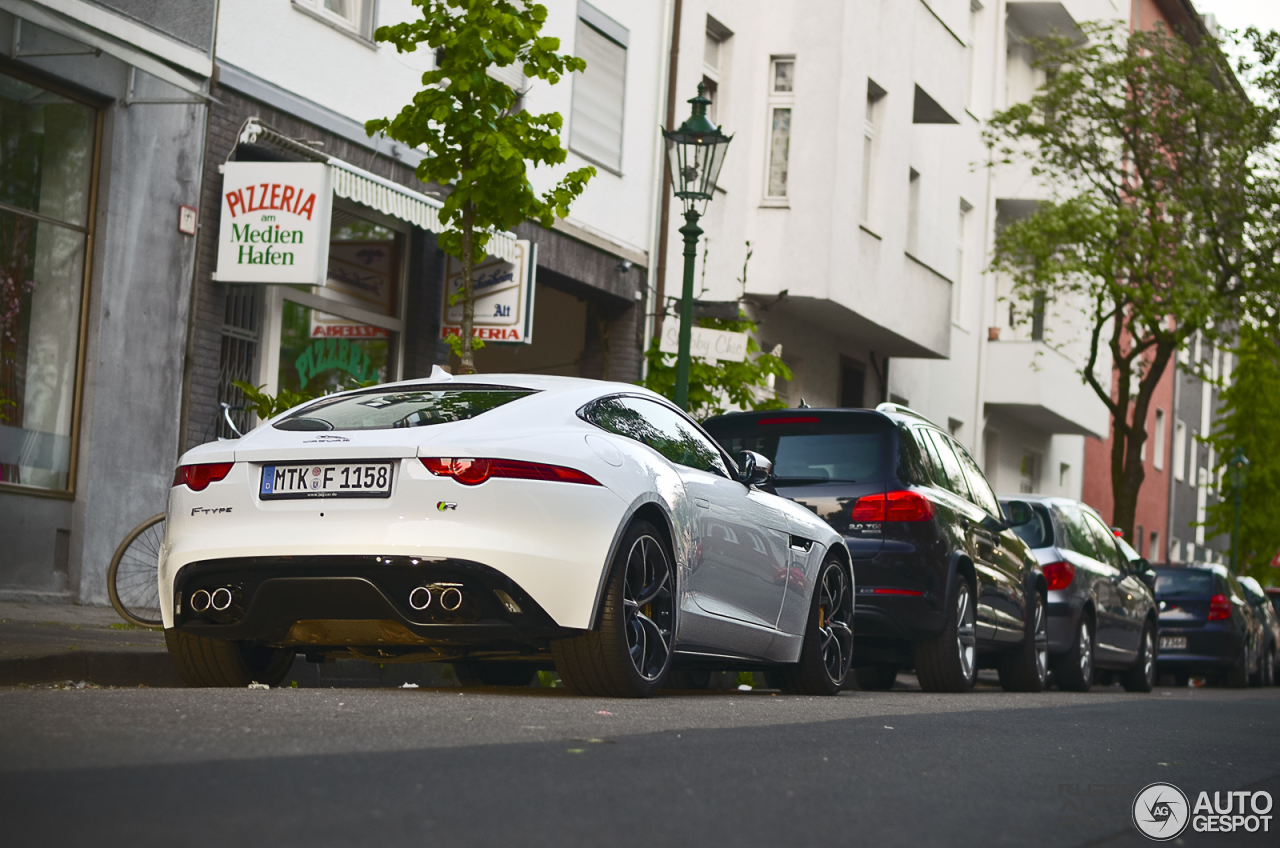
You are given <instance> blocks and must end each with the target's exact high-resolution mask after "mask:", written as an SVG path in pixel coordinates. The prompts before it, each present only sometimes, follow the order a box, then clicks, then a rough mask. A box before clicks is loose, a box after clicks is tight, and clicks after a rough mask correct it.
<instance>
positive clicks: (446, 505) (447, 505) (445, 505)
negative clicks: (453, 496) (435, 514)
mask: <svg viewBox="0 0 1280 848" xmlns="http://www.w3.org/2000/svg"><path fill="white" fill-rule="evenodd" d="M457 508H458V505H457V504H456V503H453V502H452V501H440V502H439V503H438V504H436V509H438V510H440V511H441V512H444V511H445V510H446V509H453V510H456V509H457Z"/></svg>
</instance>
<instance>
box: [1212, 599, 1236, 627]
mask: <svg viewBox="0 0 1280 848" xmlns="http://www.w3.org/2000/svg"><path fill="white" fill-rule="evenodd" d="M1230 617H1231V602H1230V601H1228V600H1227V596H1226V595H1214V596H1213V597H1212V598H1211V599H1210V600H1209V620H1210V621H1220V620H1221V619H1224V618H1230Z"/></svg>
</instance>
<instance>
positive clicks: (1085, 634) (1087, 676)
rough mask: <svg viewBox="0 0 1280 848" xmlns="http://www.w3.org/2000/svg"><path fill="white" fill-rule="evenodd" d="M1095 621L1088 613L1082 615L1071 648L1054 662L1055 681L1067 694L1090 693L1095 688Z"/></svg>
mask: <svg viewBox="0 0 1280 848" xmlns="http://www.w3.org/2000/svg"><path fill="white" fill-rule="evenodd" d="M1093 633H1094V630H1093V621H1092V620H1091V619H1090V617H1089V614H1088V613H1087V612H1081V614H1080V626H1079V627H1077V628H1076V639H1075V641H1074V642H1072V643H1071V648H1070V649H1069V650H1068V651H1067V652H1066V653H1065V654H1063V655H1062V656H1060V657H1058V658H1057V659H1056V660H1054V663H1053V680H1054V682H1055V683H1056V684H1057V685H1058V688H1059V689H1062V690H1064V691H1067V692H1088V691H1089V689H1090V687H1092V686H1093V659H1094V640H1093Z"/></svg>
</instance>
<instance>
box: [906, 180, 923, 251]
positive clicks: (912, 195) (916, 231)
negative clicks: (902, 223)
mask: <svg viewBox="0 0 1280 848" xmlns="http://www.w3.org/2000/svg"><path fill="white" fill-rule="evenodd" d="M919 250H920V172H919V171H917V170H916V169H915V168H908V169H907V253H910V254H911V255H912V256H915V255H916V254H917V253H919Z"/></svg>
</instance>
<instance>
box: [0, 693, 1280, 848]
mask: <svg viewBox="0 0 1280 848" xmlns="http://www.w3.org/2000/svg"><path fill="white" fill-rule="evenodd" d="M1156 781H1168V782H1171V783H1174V784H1175V785H1177V786H1179V787H1180V788H1182V789H1183V791H1185V792H1186V793H1187V794H1188V795H1189V796H1190V797H1191V798H1192V799H1194V798H1195V797H1196V794H1197V793H1198V792H1199V791H1200V790H1208V791H1209V792H1210V793H1212V792H1213V791H1214V790H1220V791H1226V790H1236V789H1242V788H1245V787H1253V788H1265V789H1268V790H1269V791H1270V792H1271V794H1272V796H1273V798H1276V799H1277V800H1280V688H1276V689H1269V690H1242V691H1233V690H1225V689H1200V690H1188V689H1180V690H1172V689H1159V690H1157V691H1156V692H1154V693H1152V694H1151V695H1130V694H1126V693H1124V692H1123V691H1121V690H1120V689H1118V688H1109V689H1106V690H1100V691H1099V690H1095V691H1094V692H1093V693H1089V694H1086V695H1079V694H1071V693H1062V692H1047V693H1044V694H1038V695H1016V694H1008V693H1004V692H1000V691H998V690H995V689H993V688H991V687H981V688H980V691H976V692H974V693H971V694H968V695H930V694H925V693H922V692H919V691H905V690H904V691H893V692H888V693H872V692H846V693H843V694H842V695H841V696H839V697H837V698H795V697H792V696H786V695H781V694H770V693H768V692H759V691H754V692H715V693H686V694H670V695H666V696H663V697H660V698H656V699H653V700H649V701H618V700H603V699H590V698H577V697H573V696H569V695H567V694H565V693H564V692H563V691H557V690H550V689H523V690H500V689H458V688H442V689H427V688H422V689H287V688H286V689H275V690H270V691H261V690H184V689H103V690H94V689H84V690H74V689H73V690H61V689H51V688H8V689H0V834H3V841H4V843H5V844H8V845H14V846H19V845H23V846H25V845H77V846H84V845H129V846H148V845H166V846H172V845H183V846H201V845H223V846H225V845H237V846H238V845H272V846H286V845H306V846H326V845H378V846H397V845H413V846H420V845H467V846H483V845H495V844H512V845H557V846H560V845H592V846H596V845H644V846H661V845H771V846H772V845H873V844H882V845H912V846H927V845H946V846H952V845H983V846H994V845H1019V846H1021V845H1031V844H1035V845H1037V846H1057V845H1062V846H1068V845H1086V844H1104V845H1108V846H1110V845H1144V844H1150V843H1148V842H1147V841H1146V840H1145V839H1144V838H1142V837H1141V836H1139V835H1138V834H1137V833H1136V831H1134V830H1133V829H1132V826H1131V825H1130V824H1129V810H1130V804H1131V802H1132V799H1133V797H1134V795H1135V794H1136V792H1137V790H1138V789H1140V788H1141V787H1143V786H1145V785H1147V784H1149V783H1152V782H1156ZM1276 812H1277V813H1280V808H1278V809H1277V810H1276ZM1277 819H1280V816H1277ZM1276 823H1277V822H1273V825H1275V824H1276ZM1278 842H1280V839H1278V838H1277V836H1276V834H1275V827H1273V829H1272V832H1271V833H1269V834H1267V835H1266V836H1262V835H1259V836H1254V837H1250V836H1248V835H1245V834H1232V835H1229V836H1224V835H1216V836H1203V837H1197V836H1195V835H1193V834H1192V833H1190V832H1189V831H1188V833H1187V834H1185V835H1184V839H1183V842H1182V843H1181V844H1186V845H1198V844H1206V845H1240V846H1246V845H1255V844H1259V845H1260V844H1265V845H1272V846H1274V845H1276V844H1278Z"/></svg>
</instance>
